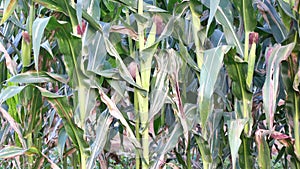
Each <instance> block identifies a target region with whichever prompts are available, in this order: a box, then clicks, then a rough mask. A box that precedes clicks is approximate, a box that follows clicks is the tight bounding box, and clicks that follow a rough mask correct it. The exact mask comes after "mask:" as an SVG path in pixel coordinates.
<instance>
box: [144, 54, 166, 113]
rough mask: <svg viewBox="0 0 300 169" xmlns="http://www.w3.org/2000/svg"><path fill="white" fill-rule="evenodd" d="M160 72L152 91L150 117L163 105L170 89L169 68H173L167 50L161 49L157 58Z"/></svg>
mask: <svg viewBox="0 0 300 169" xmlns="http://www.w3.org/2000/svg"><path fill="white" fill-rule="evenodd" d="M156 60H157V69H159V71H157V72H158V73H157V74H156V76H154V78H155V84H154V86H153V87H152V88H151V89H152V90H151V92H150V109H149V119H152V118H153V117H154V116H155V115H156V114H157V113H158V112H159V111H160V110H161V108H162V107H163V105H164V104H165V100H166V98H167V94H168V91H169V80H167V75H168V70H170V69H171V66H172V65H171V64H170V59H169V56H168V53H167V52H166V51H161V52H160V53H159V55H158V57H157V58H156Z"/></svg>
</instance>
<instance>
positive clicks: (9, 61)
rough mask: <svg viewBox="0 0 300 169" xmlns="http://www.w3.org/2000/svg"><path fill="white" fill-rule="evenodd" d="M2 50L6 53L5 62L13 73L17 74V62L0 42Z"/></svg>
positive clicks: (0, 49)
mask: <svg viewBox="0 0 300 169" xmlns="http://www.w3.org/2000/svg"><path fill="white" fill-rule="evenodd" d="M0 52H3V53H4V57H5V64H6V67H7V69H8V70H9V71H10V73H11V74H12V75H15V74H17V63H16V62H15V61H14V60H13V59H11V57H10V56H9V54H8V52H7V51H6V49H5V47H4V46H3V44H2V43H1V42H0Z"/></svg>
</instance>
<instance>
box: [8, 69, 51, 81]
mask: <svg viewBox="0 0 300 169" xmlns="http://www.w3.org/2000/svg"><path fill="white" fill-rule="evenodd" d="M8 81H9V82H14V83H27V84H28V83H46V82H51V81H53V79H52V78H51V77H50V76H48V75H47V74H46V73H45V72H35V71H32V72H30V71H28V72H25V73H20V74H18V75H16V76H13V77H11V78H10V79H8Z"/></svg>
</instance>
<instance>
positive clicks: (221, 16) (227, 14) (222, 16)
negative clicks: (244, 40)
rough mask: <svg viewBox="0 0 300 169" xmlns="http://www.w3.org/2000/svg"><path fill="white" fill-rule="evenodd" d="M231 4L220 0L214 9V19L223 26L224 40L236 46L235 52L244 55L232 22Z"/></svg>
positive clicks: (226, 0)
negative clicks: (215, 9)
mask: <svg viewBox="0 0 300 169" xmlns="http://www.w3.org/2000/svg"><path fill="white" fill-rule="evenodd" d="M230 5H231V4H230V3H229V2H228V0H222V1H221V3H220V4H219V6H218V7H217V11H216V15H215V17H216V19H217V21H218V22H219V23H220V24H221V25H222V26H223V29H224V35H225V37H226V41H227V43H228V44H229V45H235V46H236V48H237V52H238V53H239V54H240V55H241V56H244V50H243V46H242V44H241V42H240V38H239V37H238V36H237V34H236V30H235V28H234V25H233V24H232V23H233V16H232V13H231V10H230V9H228V8H230V7H229V6H230Z"/></svg>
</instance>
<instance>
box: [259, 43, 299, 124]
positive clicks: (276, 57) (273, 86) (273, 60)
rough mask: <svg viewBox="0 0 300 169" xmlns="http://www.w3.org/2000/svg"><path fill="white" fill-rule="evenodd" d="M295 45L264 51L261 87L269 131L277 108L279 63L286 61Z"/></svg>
mask: <svg viewBox="0 0 300 169" xmlns="http://www.w3.org/2000/svg"><path fill="white" fill-rule="evenodd" d="M294 47H295V44H294V43H291V44H288V45H286V46H281V45H280V44H279V45H275V46H274V47H269V48H268V49H267V50H266V54H265V56H266V57H267V59H266V60H267V69H266V73H267V74H266V81H265V84H264V86H263V89H262V90H263V91H262V92H263V105H264V109H265V114H266V118H267V123H268V127H269V129H270V130H271V129H273V122H274V114H275V112H276V106H277V92H278V87H279V70H280V63H281V61H283V60H286V59H287V57H288V56H289V55H290V54H291V52H292V50H293V49H294Z"/></svg>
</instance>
